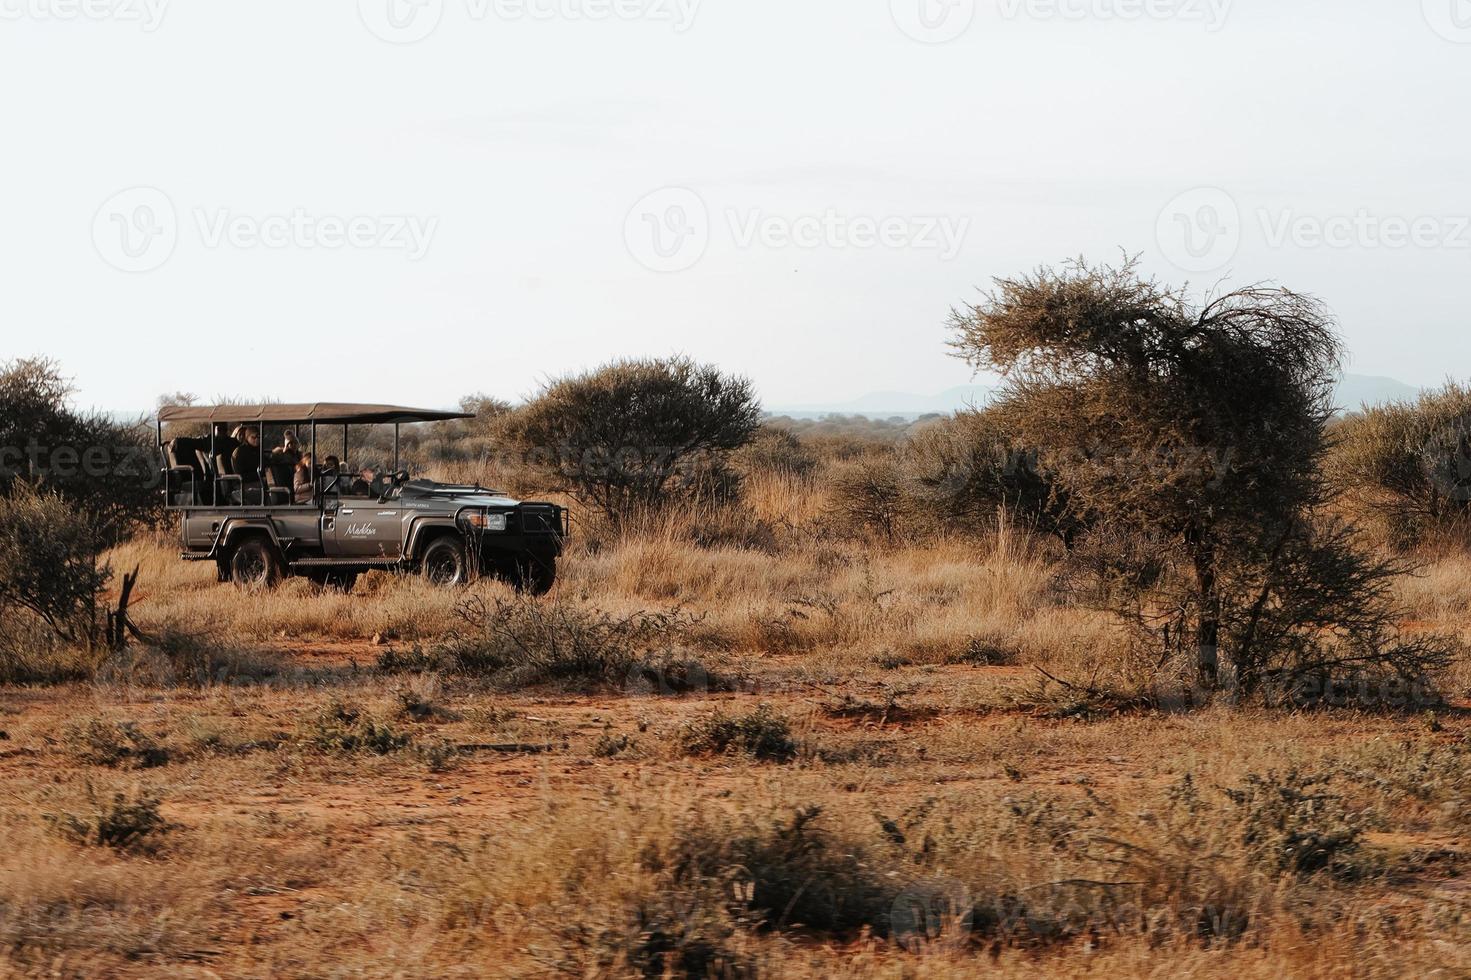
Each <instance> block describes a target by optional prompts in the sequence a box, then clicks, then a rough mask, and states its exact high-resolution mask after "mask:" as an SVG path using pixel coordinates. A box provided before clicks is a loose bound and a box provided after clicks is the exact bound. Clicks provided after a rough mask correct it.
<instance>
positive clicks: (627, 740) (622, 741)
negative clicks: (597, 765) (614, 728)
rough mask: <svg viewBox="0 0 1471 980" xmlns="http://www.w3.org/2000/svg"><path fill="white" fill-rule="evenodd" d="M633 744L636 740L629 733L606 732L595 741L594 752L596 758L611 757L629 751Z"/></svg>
mask: <svg viewBox="0 0 1471 980" xmlns="http://www.w3.org/2000/svg"><path fill="white" fill-rule="evenodd" d="M633 746H634V740H633V739H632V738H631V737H630V736H628V735H613V734H611V733H608V732H604V733H603V734H602V735H599V736H598V740H597V741H596V742H594V743H593V747H592V754H593V758H595V759H611V758H613V757H614V756H615V755H621V754H622V753H624V752H627V751H628V750H629V749H631V748H633Z"/></svg>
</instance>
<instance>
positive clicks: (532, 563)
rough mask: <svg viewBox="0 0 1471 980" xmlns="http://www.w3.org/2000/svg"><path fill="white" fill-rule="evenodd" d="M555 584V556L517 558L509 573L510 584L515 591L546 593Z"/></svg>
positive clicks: (534, 593)
mask: <svg viewBox="0 0 1471 980" xmlns="http://www.w3.org/2000/svg"><path fill="white" fill-rule="evenodd" d="M556 584H557V560H556V559H555V558H545V559H543V558H518V559H516V563H515V565H514V566H513V571H512V573H511V585H512V586H513V587H514V588H515V589H516V591H517V592H525V593H527V594H528V595H546V594H547V593H548V592H550V591H552V586H553V585H556Z"/></svg>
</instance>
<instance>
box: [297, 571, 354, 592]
mask: <svg viewBox="0 0 1471 980" xmlns="http://www.w3.org/2000/svg"><path fill="white" fill-rule="evenodd" d="M306 577H307V578H309V579H311V581H312V584H313V585H315V586H316V587H317V588H319V589H328V590H331V591H333V592H351V591H352V588H353V586H355V585H357V584H358V573H357V572H353V571H346V572H343V571H331V572H308V573H307V576H306Z"/></svg>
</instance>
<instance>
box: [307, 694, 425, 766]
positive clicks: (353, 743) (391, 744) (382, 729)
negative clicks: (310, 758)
mask: <svg viewBox="0 0 1471 980" xmlns="http://www.w3.org/2000/svg"><path fill="white" fill-rule="evenodd" d="M297 741H298V742H299V743H300V744H302V745H304V746H306V747H308V748H311V749H314V750H316V751H318V752H332V753H349V754H350V753H359V752H363V753H371V754H373V755H388V754H390V753H393V752H397V751H399V750H400V749H402V748H405V747H406V746H407V745H408V744H409V743H410V741H412V739H411V737H410V736H409V735H408V734H406V733H403V732H398V731H395V730H394V729H393V727H392V726H391V725H388V724H387V723H385V722H380V721H378V720H376V719H374V718H371V717H369V716H367V715H365V714H363V712H362V711H360V710H359V709H358V708H356V707H354V706H352V705H348V704H344V703H342V702H340V701H334V702H333V703H332V704H331V705H330V706H329V707H328V708H327V709H326V710H325V711H323V712H321V713H320V714H318V715H317V716H315V717H314V718H312V719H310V720H309V721H308V722H307V723H306V724H305V725H304V726H303V727H302V729H301V732H300V734H299V736H298V738H297Z"/></svg>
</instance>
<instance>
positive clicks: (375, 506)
mask: <svg viewBox="0 0 1471 980" xmlns="http://www.w3.org/2000/svg"><path fill="white" fill-rule="evenodd" d="M335 504H336V510H335V511H330V510H329V511H327V512H325V513H324V514H323V515H322V544H323V545H324V546H326V547H327V553H328V555H334V556H337V557H342V558H360V559H371V558H380V559H385V560H395V561H396V560H397V559H398V558H399V557H400V556H401V555H402V553H403V505H402V504H401V503H400V502H399V501H398V500H397V499H392V500H387V501H380V500H379V499H378V498H377V497H372V496H368V497H360V496H355V495H353V494H352V493H350V492H344V493H342V494H341V495H340V496H338V497H336V498H335ZM328 506H329V507H330V506H331V503H330V502H329V504H328ZM329 537H330V540H331V544H330V545H329V544H328V540H329Z"/></svg>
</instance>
